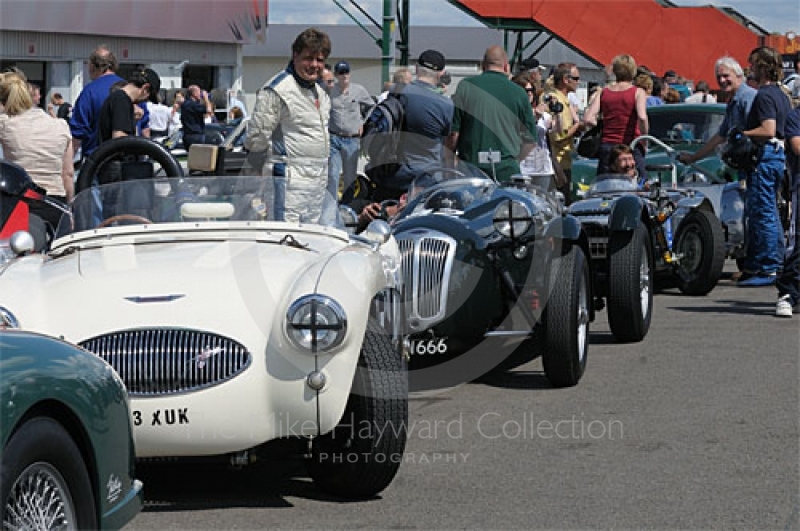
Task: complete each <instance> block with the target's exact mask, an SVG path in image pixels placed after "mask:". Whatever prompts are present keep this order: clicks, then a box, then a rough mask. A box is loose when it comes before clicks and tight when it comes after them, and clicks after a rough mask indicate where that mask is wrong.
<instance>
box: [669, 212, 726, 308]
mask: <svg viewBox="0 0 800 531" xmlns="http://www.w3.org/2000/svg"><path fill="white" fill-rule="evenodd" d="M673 251H674V252H675V253H676V254H677V255H678V256H679V257H680V261H679V262H678V267H679V268H680V272H679V277H680V283H679V284H678V288H679V289H680V290H681V292H682V293H684V294H686V295H695V296H700V295H706V294H708V293H709V292H710V291H711V290H712V289H714V287H715V286H716V285H717V282H719V279H720V277H721V276H722V269H723V267H724V266H725V237H724V235H723V232H722V224H721V223H720V221H719V219H718V218H717V217H716V216H715V215H714V214H713V213H712V212H709V211H707V210H692V211H691V212H689V213H688V214H687V215H686V217H685V218H683V222H682V223H681V225H680V227H678V233H677V235H676V238H675V245H674V248H673Z"/></svg>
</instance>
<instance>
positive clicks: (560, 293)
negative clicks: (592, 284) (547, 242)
mask: <svg viewBox="0 0 800 531" xmlns="http://www.w3.org/2000/svg"><path fill="white" fill-rule="evenodd" d="M550 271H551V273H550V282H551V286H552V289H551V290H550V298H549V299H548V300H547V307H546V310H545V324H544V340H545V345H544V349H543V352H542V365H543V366H544V373H545V375H546V376H547V379H548V380H550V383H551V384H553V386H554V387H572V386H574V385H576V384H577V383H578V381H580V379H581V376H583V372H584V370H586V355H587V353H588V350H589V320H590V315H591V314H590V308H589V304H590V303H591V300H592V298H591V293H590V288H589V264H588V263H587V261H586V256H585V255H584V254H583V250H582V249H581V248H580V247H578V246H577V245H570V246H569V247H568V250H566V252H565V253H564V254H563V255H562V256H559V257H557V258H555V259H554V260H553V263H552V264H551V266H550Z"/></svg>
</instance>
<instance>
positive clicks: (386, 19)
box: [381, 0, 394, 83]
mask: <svg viewBox="0 0 800 531" xmlns="http://www.w3.org/2000/svg"><path fill="white" fill-rule="evenodd" d="M393 4H394V0H383V38H382V39H381V53H382V56H381V59H382V67H383V68H382V72H381V78H382V79H381V81H382V83H386V82H388V81H389V67H390V66H391V64H392V60H393V59H394V46H393V45H392V34H393V33H394V5H393Z"/></svg>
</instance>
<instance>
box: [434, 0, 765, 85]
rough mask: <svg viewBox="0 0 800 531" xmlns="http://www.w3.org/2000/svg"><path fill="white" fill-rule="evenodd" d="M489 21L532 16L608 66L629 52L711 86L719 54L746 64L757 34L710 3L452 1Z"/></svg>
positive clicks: (655, 68) (640, 60) (663, 69)
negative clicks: (706, 5)
mask: <svg viewBox="0 0 800 531" xmlns="http://www.w3.org/2000/svg"><path fill="white" fill-rule="evenodd" d="M450 1H451V3H454V4H460V7H461V8H462V9H463V10H465V11H467V12H469V13H471V14H472V15H473V16H475V17H476V18H478V19H479V20H481V21H483V22H485V23H486V24H487V25H490V26H498V25H499V26H506V27H509V26H512V25H513V22H514V20H517V21H521V20H527V21H531V20H532V21H535V22H536V24H538V25H540V26H542V27H543V28H544V29H545V30H546V31H548V32H549V33H551V34H553V35H555V36H556V37H557V38H559V39H561V40H562V41H564V42H566V43H568V44H569V45H570V46H572V47H574V48H575V49H577V50H578V51H580V52H581V53H583V54H584V55H586V56H587V57H589V58H591V59H593V60H595V61H597V62H598V63H600V64H603V65H607V64H609V63H611V60H612V59H613V58H614V56H615V55H617V54H620V53H628V54H631V55H632V56H633V57H634V58H635V59H636V63H637V64H643V65H647V66H648V67H649V68H650V69H652V70H653V71H654V72H655V73H657V74H658V75H663V74H664V72H666V71H667V70H675V71H676V72H677V73H678V75H680V76H683V77H685V78H687V79H690V80H694V81H695V82H697V81H699V80H701V79H705V80H708V81H709V83H710V84H711V86H712V87H713V86H714V83H713V79H714V62H715V61H716V60H717V59H718V58H719V57H722V56H723V55H730V56H732V57H734V58H735V59H737V60H738V61H739V62H740V63H741V64H742V66H746V65H747V56H748V55H749V53H750V51H751V50H752V49H753V48H755V47H756V46H758V45H759V35H758V34H757V33H755V32H753V31H751V30H750V29H748V28H746V27H745V26H743V25H742V24H740V23H739V22H737V21H736V20H734V19H733V18H731V17H729V16H728V15H726V14H725V13H723V12H722V11H720V10H719V9H717V8H714V7H665V6H663V5H661V4H658V3H656V2H655V0H450Z"/></svg>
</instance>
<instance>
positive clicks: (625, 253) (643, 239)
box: [608, 224, 653, 343]
mask: <svg viewBox="0 0 800 531" xmlns="http://www.w3.org/2000/svg"><path fill="white" fill-rule="evenodd" d="M652 256H653V255H652V250H651V245H650V234H649V233H648V231H647V227H645V226H644V225H643V224H640V225H639V226H638V227H636V229H635V230H633V231H616V232H613V233H611V236H610V237H609V240H608V325H609V328H610V329H611V333H612V334H613V335H614V338H615V339H616V340H617V341H619V342H620V343H633V342H636V341H641V340H642V339H644V337H645V336H646V335H647V332H648V330H650V321H651V319H652V317H653V258H652Z"/></svg>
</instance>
